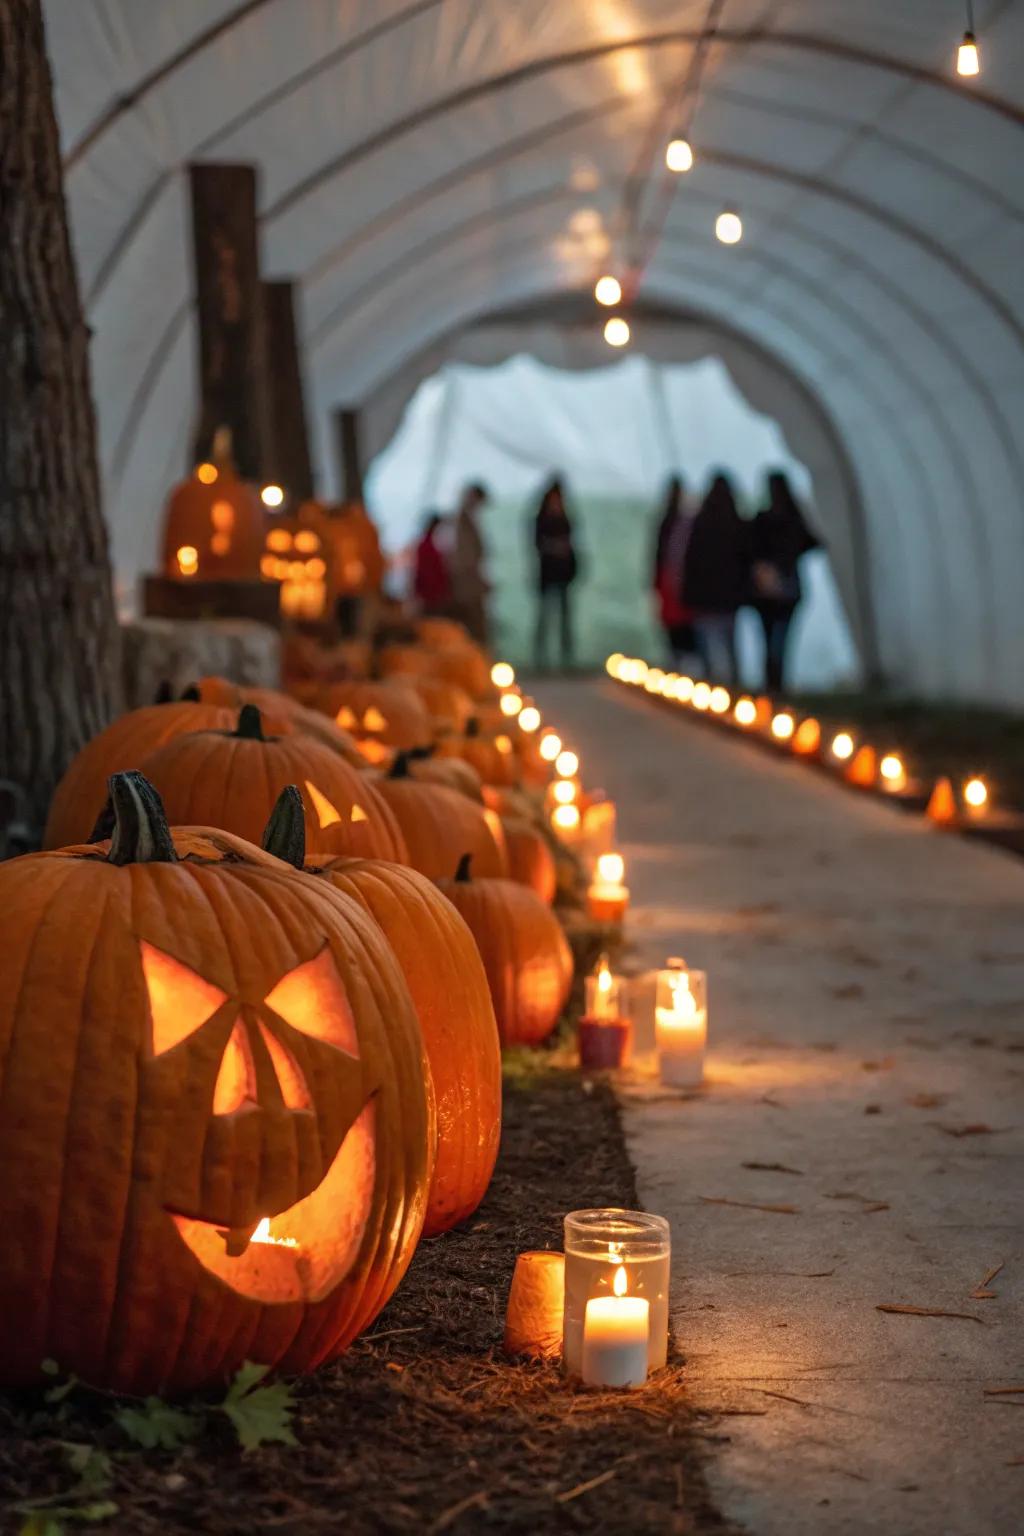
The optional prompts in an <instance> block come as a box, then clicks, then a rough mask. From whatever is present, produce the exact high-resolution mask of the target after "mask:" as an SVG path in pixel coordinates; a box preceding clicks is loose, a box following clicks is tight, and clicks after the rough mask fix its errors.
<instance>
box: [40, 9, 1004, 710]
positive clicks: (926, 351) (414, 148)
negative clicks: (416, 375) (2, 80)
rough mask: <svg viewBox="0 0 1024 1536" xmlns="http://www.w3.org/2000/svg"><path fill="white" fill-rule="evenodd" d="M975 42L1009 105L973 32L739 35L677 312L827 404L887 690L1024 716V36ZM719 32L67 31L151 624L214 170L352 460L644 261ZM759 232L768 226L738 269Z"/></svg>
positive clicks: (891, 27) (710, 118) (257, 15)
mask: <svg viewBox="0 0 1024 1536" xmlns="http://www.w3.org/2000/svg"><path fill="white" fill-rule="evenodd" d="M975 10H976V17H977V25H978V31H979V35H980V39H981V44H982V56H983V73H982V75H981V76H980V77H979V78H978V79H976V80H974V81H970V82H962V81H959V80H958V79H957V77H956V76H955V74H954V73H953V67H952V60H953V56H954V52H955V44H956V41H957V37H958V33H959V30H960V29H961V28H962V25H963V14H962V11H961V7H960V5H959V3H958V0H956V3H954V0H901V3H900V4H899V5H898V6H894V5H892V4H891V3H888V0H857V3H856V4H853V3H851V0H787V3H786V4H766V3H765V0H726V4H725V8H724V11H723V13H722V18H721V22H720V26H719V30H718V32H717V34H716V36H715V38H714V40H713V41H712V43H711V45H710V48H709V50H708V56H707V67H706V71H705V78H704V83H703V91H702V101H701V107H700V112H699V116H698V120H697V123H696V125H695V131H694V136H695V140H696V147H697V163H696V165H695V167H694V170H693V171H692V172H691V173H690V174H689V175H688V176H687V177H686V178H684V179H683V181H682V182H681V184H680V187H679V190H678V192H677V195H676V197H675V200H674V203H673V206H672V209H671V211H670V215H669V219H668V222H667V226H666V230H665V236H664V239H663V240H662V242H661V244H660V246H659V247H658V250H657V253H656V255H655V258H654V261H653V263H652V265H651V267H650V268H649V270H648V272H647V274H646V276H645V280H644V284H643V290H642V296H643V298H644V299H645V300H646V301H647V302H649V303H651V304H654V303H657V304H660V305H662V306H664V307H668V308H675V309H679V310H682V311H684V312H686V313H688V314H691V315H692V314H699V315H700V316H702V317H703V319H704V321H705V322H706V323H708V324H714V323H716V322H717V323H719V324H721V325H722V326H724V327H728V329H729V330H730V332H731V333H733V334H739V335H742V336H745V337H747V338H748V339H749V340H750V341H751V342H752V343H754V344H755V345H756V346H757V347H758V348H759V349H760V350H761V351H763V352H767V353H769V354H771V355H772V356H773V357H774V358H776V359H777V361H778V362H779V364H780V365H781V367H782V368H783V369H784V370H785V371H787V372H788V374H789V376H790V377H791V378H792V379H794V380H798V381H799V383H800V385H801V387H802V388H806V389H807V390H808V391H810V392H811V393H812V394H813V395H814V396H815V397H817V399H818V401H819V402H820V404H821V407H822V411H823V414H824V416H825V418H827V420H828V421H829V422H830V423H831V424H832V427H833V429H834V431H835V432H836V433H837V434H838V436H839V438H840V440H841V443H842V445H843V451H844V456H845V458H846V460H847V462H848V463H851V464H852V465H853V466H854V467H855V471H856V484H857V487H858V489H859V501H860V504H861V506H862V509H863V520H864V543H865V552H864V563H865V564H866V569H867V577H868V581H869V585H870V592H871V602H872V606H873V608H874V610H875V613H876V615H877V621H878V622H877V631H878V641H879V648H880V659H881V662H882V664H883V666H884V668H885V670H886V671H887V672H888V673H889V674H890V675H891V676H893V677H894V678H896V679H898V680H900V681H902V682H903V683H905V684H906V685H908V686H912V687H914V688H916V689H918V690H919V691H921V692H922V693H925V694H953V695H959V696H979V697H983V698H988V699H992V700H999V701H1003V702H1013V703H1021V702H1024V539H1022V527H1021V484H1022V479H1024V476H1022V468H1024V464H1022V456H1024V446H1022V439H1021V434H1020V431H1019V423H1020V421H1021V419H1022V417H1024V234H1022V217H1021V215H1022V211H1024V181H1022V178H1021V177H1020V174H1019V164H1020V150H1021V133H1022V128H1024V75H1022V73H1021V71H1020V69H1019V61H1020V59H1021V57H1022V56H1024V7H1022V6H1021V5H1020V4H1016V3H1012V0H978V3H977V4H976V7H975ZM705 14H706V3H705V0H588V3H586V4H582V3H580V4H577V3H571V4H570V3H566V4H559V5H552V4H550V0H175V4H174V5H158V6H154V5H140V4H139V3H138V0H46V15H47V23H48V30H49V41H50V48H51V52H52V55H53V62H54V70H55V78H56V84H57V97H58V111H59V115H60V120H61V127H62V133H63V141H64V147H65V159H66V174H67V187H68V195H69V202H70V207H71V215H72V224H73V234H74V239H75V244H76V250H77V254H78V260H79V266H80V271H81V277H82V285H83V290H84V292H85V294H86V298H87V305H88V312H89V319H90V323H91V325H92V327H93V329H94V333H95V339H94V345H93V364H94V386H95V392H96V395H97V402H98V407H99V420H100V432H101V450H102V460H103V469H104V476H105V484H106V504H107V512H108V518H109V522H110V526H111V530H112V534H113V547H114V556H115V561H116V565H117V572H118V578H119V584H120V587H121V589H122V591H123V592H124V593H125V595H126V597H127V596H128V594H130V592H131V590H132V588H133V586H134V583H135V581H136V579H137V576H138V574H139V572H140V571H141V570H144V569H146V568H147V567H148V566H151V565H152V562H153V558H154V554H155V548H156V542H157V525H158V519H159V511H160V505H161V502H162V499H163V496H164V494H165V492H166V488H167V484H168V480H169V478H170V477H171V476H173V475H174V474H176V473H177V472H179V471H180V470H182V469H184V467H185V463H186V449H187V442H188V434H189V428H190V425H191V421H192V415H193V410H194V401H193V390H194V357H193V348H194V338H193V334H192V314H191V285H190V277H189V262H188V240H189V230H188V216H187V207H186V202H185V196H184V187H185V182H184V176H183V170H184V167H185V166H186V165H187V163H188V162H189V161H190V160H192V159H222V160H243V161H252V162H254V163H256V164H257V165H258V166H259V167H260V171H261V192H260V206H261V238H262V248H263V258H264V265H265V268H266V271H267V274H268V275H269V276H289V277H293V278H295V279H296V280H297V282H298V283H299V285H300V289H301V308H302V333H303V337H304V341H305V346H306V355H307V360H308V366H309V372H310V381H309V382H310V400H311V404H312V407H313V410H314V413H315V415H316V418H317V422H318V425H319V423H320V422H322V421H323V420H324V419H325V417H326V413H327V411H328V410H329V409H330V407H331V406H333V405H334V404H335V403H337V402H346V403H350V402H356V403H359V402H362V401H363V400H365V399H367V398H368V397H370V396H371V395H375V394H377V393H378V392H379V391H381V390H382V389H383V388H384V386H385V385H386V383H387V381H388V380H389V379H391V378H393V377H395V376H400V375H401V374H402V372H403V370H405V369H406V368H408V367H409V366H410V364H411V363H412V361H413V360H414V359H415V358H416V357H417V356H419V355H420V354H422V353H423V352H424V351H425V350H426V349H428V348H430V347H431V346H433V345H434V344H435V343H438V342H440V341H441V340H443V338H445V337H447V336H449V335H450V334H452V333H453V332H457V331H459V330H461V329H463V328H464V327H465V326H467V325H468V324H470V323H471V322H473V321H475V320H479V319H480V318H481V317H482V316H485V315H488V314H491V313H493V312H495V311H505V310H507V309H508V308H509V307H510V306H514V305H517V304H523V303H535V302H537V301H541V300H545V299H547V298H549V297H551V296H552V295H559V294H570V293H580V292H585V291H586V289H587V288H588V287H589V285H590V284H591V283H592V282H593V279H594V277H595V276H596V275H597V271H598V270H599V268H600V266H601V265H602V264H603V263H604V262H606V261H614V260H615V259H616V258H617V257H618V256H621V252H619V251H618V250H617V248H616V237H617V231H618V229H619V228H620V213H621V209H622V206H623V198H624V195H625V192H626V189H627V188H628V187H630V185H631V178H632V177H633V176H634V174H635V169H636V167H637V164H638V151H639V147H640V145H641V143H642V140H643V138H644V136H645V135H646V134H647V133H649V131H650V126H651V122H652V117H653V115H654V114H655V112H656V110H657V109H658V108H659V106H660V103H661V102H662V100H663V99H664V97H665V95H666V93H667V92H669V91H670V90H671V89H673V88H674V86H675V83H676V82H677V81H678V80H679V79H680V77H681V75H682V73H683V71H684V70H685V67H686V64H687V60H688V59H689V57H690V55H691V53H692V50H693V48H694V46H695V42H696V40H697V38H698V37H699V35H700V29H701V26H702V23H703V19H704V16H705ZM726 203H730V204H736V205H737V206H738V207H739V208H740V210H741V212H742V215H743V218H744V224H745V238H744V240H743V242H742V244H741V245H740V246H738V247H735V248H732V249H730V250H728V251H725V250H724V249H723V248H722V247H721V246H719V245H718V244H717V243H716V241H715V240H714V236H713V223H714V217H715V214H716V213H717V211H718V210H719V209H720V208H721V207H722V206H723V205H724V204H726ZM318 440H320V441H323V439H318ZM326 467H327V460H326V456H325V455H324V454H323V453H321V473H322V478H323V482H324V484H325V485H326V484H328V483H329V477H328V475H327V473H326ZM852 560H853V553H852V552H851V553H850V555H849V557H848V559H847V564H846V565H845V566H843V564H842V562H841V559H840V557H839V555H838V554H837V572H838V574H839V578H840V581H841V583H842V584H843V585H844V593H846V592H847V590H848V589H849V587H850V586H851V584H852V583H853V582H854V580H855V577H854V573H853V568H852V564H851V562H852Z"/></svg>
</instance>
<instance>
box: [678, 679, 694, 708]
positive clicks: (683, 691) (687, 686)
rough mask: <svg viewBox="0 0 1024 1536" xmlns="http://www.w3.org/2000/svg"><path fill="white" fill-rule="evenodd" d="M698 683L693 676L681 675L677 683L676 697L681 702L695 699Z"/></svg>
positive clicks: (684, 702) (686, 702)
mask: <svg viewBox="0 0 1024 1536" xmlns="http://www.w3.org/2000/svg"><path fill="white" fill-rule="evenodd" d="M696 686H697V684H696V683H695V682H694V680H693V678H692V677H681V678H680V679H679V681H678V682H677V683H676V687H675V697H676V701H677V703H679V704H689V703H690V702H691V700H692V699H693V690H694V689H695V688H696Z"/></svg>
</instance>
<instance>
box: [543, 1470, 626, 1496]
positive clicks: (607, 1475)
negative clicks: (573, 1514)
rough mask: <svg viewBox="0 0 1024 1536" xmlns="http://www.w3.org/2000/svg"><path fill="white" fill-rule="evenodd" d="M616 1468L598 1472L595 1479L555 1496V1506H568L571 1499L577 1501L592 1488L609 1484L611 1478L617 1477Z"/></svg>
mask: <svg viewBox="0 0 1024 1536" xmlns="http://www.w3.org/2000/svg"><path fill="white" fill-rule="evenodd" d="M618 1472H619V1469H618V1467H609V1468H608V1471H607V1472H599V1473H598V1475H597V1477H591V1478H588V1480H587V1481H586V1482H585V1483H577V1484H576V1487H575V1488H569V1489H567V1491H566V1492H565V1493H556V1494H555V1503H556V1504H569V1503H571V1502H572V1500H573V1499H578V1498H580V1497H581V1495H582V1494H584V1493H589V1492H590V1490H591V1489H592V1488H600V1486H601V1484H602V1483H610V1482H611V1480H612V1478H613V1477H617V1476H618Z"/></svg>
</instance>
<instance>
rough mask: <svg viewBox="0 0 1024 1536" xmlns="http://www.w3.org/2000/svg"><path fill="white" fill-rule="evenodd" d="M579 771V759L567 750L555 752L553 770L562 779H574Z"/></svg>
mask: <svg viewBox="0 0 1024 1536" xmlns="http://www.w3.org/2000/svg"><path fill="white" fill-rule="evenodd" d="M579 771H580V760H579V758H578V757H577V756H576V753H575V752H569V751H568V750H566V751H563V752H557V753H556V754H555V772H556V773H557V774H558V775H559V776H560V777H561V778H563V779H574V778H575V777H576V775H577V774H578V773H579Z"/></svg>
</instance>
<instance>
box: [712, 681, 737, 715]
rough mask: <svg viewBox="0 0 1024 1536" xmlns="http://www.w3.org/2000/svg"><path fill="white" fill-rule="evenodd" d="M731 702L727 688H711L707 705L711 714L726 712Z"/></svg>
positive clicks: (723, 713)
mask: <svg viewBox="0 0 1024 1536" xmlns="http://www.w3.org/2000/svg"><path fill="white" fill-rule="evenodd" d="M731 703H732V699H731V697H730V695H729V690H728V688H712V690H711V697H710V699H709V700H708V705H709V707H710V710H711V713H712V714H713V715H725V714H728V712H729V705H730V704H731Z"/></svg>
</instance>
